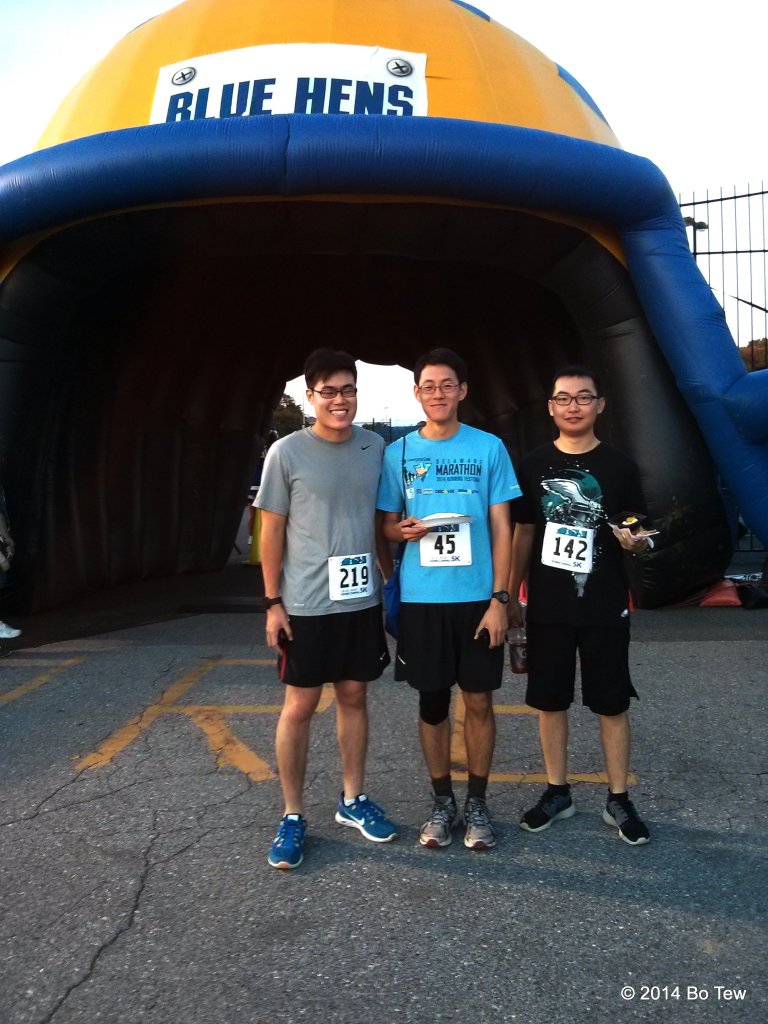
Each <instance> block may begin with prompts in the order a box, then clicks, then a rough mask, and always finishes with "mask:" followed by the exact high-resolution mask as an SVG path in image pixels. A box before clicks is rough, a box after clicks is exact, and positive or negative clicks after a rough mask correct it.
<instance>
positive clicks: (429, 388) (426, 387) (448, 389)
mask: <svg viewBox="0 0 768 1024" xmlns="http://www.w3.org/2000/svg"><path fill="white" fill-rule="evenodd" d="M458 387H461V385H460V384H457V383H456V381H452V380H449V381H446V382H445V384H420V385H419V386H418V387H417V388H416V390H417V391H418V392H419V394H420V395H424V396H425V397H427V398H429V396H430V395H434V393H435V392H436V391H439V392H440V393H441V394H442V395H452V394H453V392H454V391H455V390H456V389H457V388H458Z"/></svg>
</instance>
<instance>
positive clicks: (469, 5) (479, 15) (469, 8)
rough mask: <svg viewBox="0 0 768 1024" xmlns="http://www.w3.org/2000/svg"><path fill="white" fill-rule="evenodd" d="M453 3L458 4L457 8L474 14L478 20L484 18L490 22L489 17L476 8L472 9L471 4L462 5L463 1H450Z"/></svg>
mask: <svg viewBox="0 0 768 1024" xmlns="http://www.w3.org/2000/svg"><path fill="white" fill-rule="evenodd" d="M452 2H453V3H455V4H458V5H459V7H465V8H466V9H467V10H468V11H471V12H472V13H473V14H476V15H477V16H478V17H479V18H484V19H485V20H486V21H490V20H491V17H490V15H489V14H486V13H485V11H479V10H478V9H477V7H473V6H472V4H467V3H464V0H452Z"/></svg>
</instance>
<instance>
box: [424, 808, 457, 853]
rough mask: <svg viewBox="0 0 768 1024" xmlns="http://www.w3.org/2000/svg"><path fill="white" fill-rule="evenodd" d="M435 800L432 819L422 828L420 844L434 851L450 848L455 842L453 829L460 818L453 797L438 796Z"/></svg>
mask: <svg viewBox="0 0 768 1024" xmlns="http://www.w3.org/2000/svg"><path fill="white" fill-rule="evenodd" d="M433 800H434V803H433V804H432V817H431V818H430V819H429V821H425V822H424V824H423V825H422V826H421V834H420V835H419V842H420V843H421V845H422V846H428V847H430V848H432V849H434V848H435V847H437V846H450V845H451V842H452V841H453V836H452V835H451V829H452V828H453V826H454V824H455V823H456V819H457V817H458V816H459V809H458V807H457V806H456V801H455V799H454V798H453V797H452V796H436V797H433Z"/></svg>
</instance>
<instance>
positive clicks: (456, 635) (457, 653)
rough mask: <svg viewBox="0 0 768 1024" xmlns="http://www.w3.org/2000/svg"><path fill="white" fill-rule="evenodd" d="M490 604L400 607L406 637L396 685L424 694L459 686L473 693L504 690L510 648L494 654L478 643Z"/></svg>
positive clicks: (397, 662)
mask: <svg viewBox="0 0 768 1024" xmlns="http://www.w3.org/2000/svg"><path fill="white" fill-rule="evenodd" d="M487 608H488V602H487V601H466V602H461V603H459V604H411V603H410V602H409V603H405V602H404V603H403V604H401V605H400V636H399V639H398V641H397V656H396V658H395V679H407V680H408V683H409V684H410V685H411V686H412V687H413V688H414V689H415V690H420V691H421V692H422V693H434V692H435V691H437V690H445V689H448V687H451V686H453V684H454V683H458V684H459V686H460V687H461V689H462V690H466V691H467V692H468V693H488V692H489V691H490V690H498V688H499V687H500V686H501V675H502V672H503V671H504V645H503V644H502V645H501V646H500V647H494V648H492V649H490V648H489V647H488V641H487V640H486V639H483V638H480V639H479V640H475V630H476V629H477V625H478V623H479V622H480V620H481V619H482V617H483V615H485V612H486V610H487Z"/></svg>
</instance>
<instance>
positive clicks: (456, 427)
mask: <svg viewBox="0 0 768 1024" xmlns="http://www.w3.org/2000/svg"><path fill="white" fill-rule="evenodd" d="M413 376H414V381H415V386H414V395H415V397H416V400H417V401H418V402H419V403H420V405H421V407H422V409H423V410H424V417H425V420H426V422H425V424H424V426H423V427H422V428H421V429H420V430H416V431H413V432H412V433H410V434H407V435H406V436H405V437H404V438H402V439H401V440H399V441H395V442H394V444H391V445H390V446H389V447H388V448H387V450H386V452H385V454H384V465H383V467H382V476H381V482H380V484H379V493H378V497H377V500H376V506H377V508H378V509H379V511H380V513H382V514H381V515H380V524H381V529H382V532H383V535H384V537H385V538H386V539H387V540H388V541H390V542H396V543H402V542H405V547H404V551H403V557H402V565H401V570H400V573H401V599H402V603H401V606H400V626H399V637H398V642H397V657H396V662H395V678H396V679H407V681H408V682H409V684H410V685H411V686H412V687H413V688H414V689H416V690H418V691H419V737H420V739H421V746H422V750H423V752H424V760H425V761H426V764H427V769H428V771H429V775H430V779H431V782H432V790H433V808H432V815H431V817H430V819H429V820H428V821H426V822H425V823H424V825H423V826H422V828H421V834H420V836H419V842H420V843H421V845H422V846H426V847H439V846H448V844H449V843H450V842H451V839H452V835H451V830H452V828H453V826H454V824H455V822H456V819H457V817H458V808H457V806H456V799H455V797H454V794H453V786H452V783H451V728H450V722H449V718H448V712H449V708H450V700H451V687H452V686H453V684H454V682H457V683H458V684H459V686H460V688H461V690H462V693H463V697H464V706H465V709H466V716H465V721H464V738H465V742H466V748H467V762H468V768H469V785H468V791H467V798H466V802H465V805H464V822H465V826H466V833H465V837H464V844H465V846H467V847H468V848H469V849H472V850H486V849H488V848H490V847H492V846H495V844H496V836H495V833H494V829H493V826H492V824H491V821H490V815H489V813H488V807H487V805H486V799H485V798H486V788H487V785H488V775H489V772H490V768H491V760H492V758H493V749H494V742H495V736H496V729H495V720H494V716H493V703H492V693H493V691H494V690H497V689H498V688H499V686H501V675H502V670H503V665H504V640H505V637H506V633H507V610H506V607H505V606H506V603H507V601H508V600H509V594H508V593H507V591H506V590H505V589H504V588H505V587H506V584H507V579H508V578H509V568H510V565H511V552H512V546H511V545H512V530H511V525H510V518H509V502H510V500H511V499H513V498H516V497H518V496H519V495H520V488H519V487H518V484H517V479H516V477H515V473H514V470H513V468H512V463H511V461H510V458H509V455H508V454H507V451H506V449H505V448H504V445H503V444H502V442H501V441H500V440H499V438H498V437H495V436H494V435H492V434H488V433H486V432H485V431H483V430H476V429H475V428H473V427H468V426H467V425H466V424H463V423H459V419H458V411H459V405H460V403H461V402H462V401H463V400H464V398H465V397H466V395H467V369H466V365H465V363H464V360H463V359H462V358H461V357H460V356H458V355H457V354H456V353H455V352H453V351H451V350H450V349H446V348H438V349H433V350H432V351H431V352H427V353H426V354H425V355H423V356H421V357H420V358H419V359H418V360H417V362H416V365H415V367H414V371H413Z"/></svg>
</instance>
